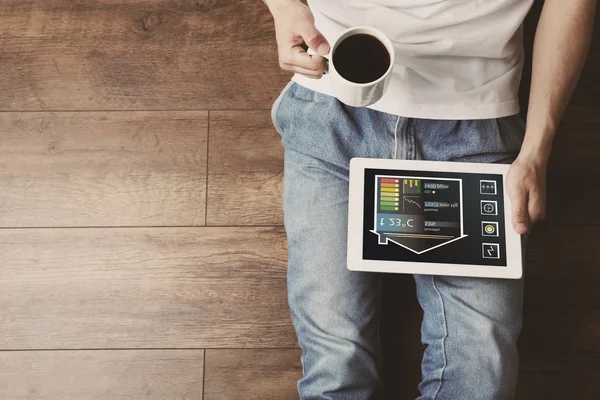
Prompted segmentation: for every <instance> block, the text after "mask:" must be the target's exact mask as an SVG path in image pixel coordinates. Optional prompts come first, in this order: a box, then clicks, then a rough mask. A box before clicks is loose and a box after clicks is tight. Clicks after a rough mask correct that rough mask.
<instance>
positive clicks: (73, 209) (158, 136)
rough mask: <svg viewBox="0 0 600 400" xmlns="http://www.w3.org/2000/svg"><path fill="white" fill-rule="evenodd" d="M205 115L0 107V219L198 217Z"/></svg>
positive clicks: (192, 221) (95, 221)
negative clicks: (12, 110)
mask: <svg viewBox="0 0 600 400" xmlns="http://www.w3.org/2000/svg"><path fill="white" fill-rule="evenodd" d="M0 7H2V6H0ZM207 122H208V121H207V112H205V111H203V112H197V111H194V112H76V113H70V112H61V113H47V112H42V113H0V226H2V227H35V226H47V227H51V226H62V227H64V226H156V225H159V226H162V225H175V226H180V225H204V222H205V221H204V213H205V198H206V192H205V189H206V137H207V128H208V124H207Z"/></svg>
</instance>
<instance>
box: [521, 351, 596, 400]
mask: <svg viewBox="0 0 600 400" xmlns="http://www.w3.org/2000/svg"><path fill="white" fill-rule="evenodd" d="M521 358H522V362H521V369H520V375H519V382H518V384H517V395H516V397H515V400H530V399H544V400H546V399H547V400H564V399H598V398H600V371H599V370H598V365H600V354H597V353H596V354H571V355H567V356H566V357H565V356H560V357H557V356H556V355H555V354H553V353H552V352H548V353H546V355H545V356H539V355H538V356H537V357H535V358H532V357H529V356H528V355H527V354H522V357H521Z"/></svg>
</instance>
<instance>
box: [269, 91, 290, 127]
mask: <svg viewBox="0 0 600 400" xmlns="http://www.w3.org/2000/svg"><path fill="white" fill-rule="evenodd" d="M293 84H294V82H293V81H289V82H288V84H287V85H285V87H284V88H283V90H282V91H281V93H279V96H278V97H277V99H275V101H274V102H273V106H272V107H271V121H272V122H273V126H274V127H275V130H276V131H277V133H279V135H283V132H282V129H281V126H280V125H279V123H278V122H277V111H278V110H279V106H280V105H281V100H282V99H283V97H284V96H285V94H286V93H287V92H288V90H289V89H290V88H291V87H292V85H293Z"/></svg>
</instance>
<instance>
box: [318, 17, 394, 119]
mask: <svg viewBox="0 0 600 400" xmlns="http://www.w3.org/2000/svg"><path fill="white" fill-rule="evenodd" d="M358 34H368V35H371V36H374V37H375V38H377V40H379V41H380V42H381V43H383V44H384V45H385V48H386V49H387V51H388V53H389V55H390V66H389V68H388V69H387V71H386V72H385V74H383V75H382V76H381V77H380V78H379V79H377V80H375V81H373V82H368V83H355V82H350V81H349V80H346V79H345V78H343V77H342V76H341V75H340V74H339V73H338V71H337V70H336V68H335V62H334V61H333V57H332V55H334V54H335V49H336V48H337V46H338V45H339V44H340V43H341V42H342V41H343V40H344V39H346V38H348V37H350V36H353V35H358ZM325 58H327V60H328V61H327V64H326V66H325V67H326V70H325V71H326V73H328V74H329V75H330V76H329V84H330V86H331V90H332V92H333V95H334V96H335V97H336V98H337V99H338V100H340V101H341V102H343V103H345V104H347V105H349V106H353V107H363V106H368V105H371V104H373V103H375V102H376V101H378V100H379V99H381V97H382V96H383V94H384V93H385V90H386V89H387V87H388V86H389V83H390V79H391V77H392V69H393V68H394V60H395V54H394V46H393V45H392V41H391V40H390V39H389V38H388V37H387V36H385V34H383V33H382V32H381V31H379V30H377V29H375V28H371V27H368V26H356V27H353V28H349V29H347V30H345V31H344V32H342V34H341V35H340V36H339V37H338V38H337V40H336V41H335V43H333V46H331V51H330V52H329V54H327V55H326V56H325Z"/></svg>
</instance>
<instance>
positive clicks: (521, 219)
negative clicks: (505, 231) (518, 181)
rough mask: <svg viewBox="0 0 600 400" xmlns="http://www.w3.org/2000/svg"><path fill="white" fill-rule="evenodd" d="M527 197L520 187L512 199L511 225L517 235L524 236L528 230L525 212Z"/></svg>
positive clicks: (527, 219) (526, 213) (527, 215)
mask: <svg viewBox="0 0 600 400" xmlns="http://www.w3.org/2000/svg"><path fill="white" fill-rule="evenodd" d="M527 203H528V195H527V191H526V190H525V189H523V188H522V187H518V188H517V189H516V190H515V192H514V196H513V198H512V206H513V207H512V209H513V210H512V223H513V227H514V228H515V231H516V232H517V233H518V234H519V235H524V234H526V233H527V231H528V230H529V213H528V212H527V209H528V207H527Z"/></svg>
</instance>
